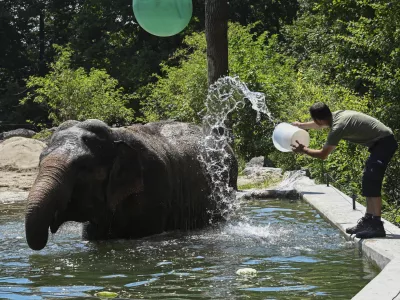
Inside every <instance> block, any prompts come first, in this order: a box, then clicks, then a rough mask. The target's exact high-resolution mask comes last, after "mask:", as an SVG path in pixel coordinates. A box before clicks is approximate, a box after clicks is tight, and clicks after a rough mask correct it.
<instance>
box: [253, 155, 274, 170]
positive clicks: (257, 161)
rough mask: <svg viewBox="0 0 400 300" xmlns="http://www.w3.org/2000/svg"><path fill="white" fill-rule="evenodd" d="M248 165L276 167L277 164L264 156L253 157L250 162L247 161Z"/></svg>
mask: <svg viewBox="0 0 400 300" xmlns="http://www.w3.org/2000/svg"><path fill="white" fill-rule="evenodd" d="M246 167H267V168H274V167H275V164H274V163H273V162H272V160H270V159H269V158H266V157H264V156H258V157H253V158H252V159H250V161H249V162H248V163H246Z"/></svg>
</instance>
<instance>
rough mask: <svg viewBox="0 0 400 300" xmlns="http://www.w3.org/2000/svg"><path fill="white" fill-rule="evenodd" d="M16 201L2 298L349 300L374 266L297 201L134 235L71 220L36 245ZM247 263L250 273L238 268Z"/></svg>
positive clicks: (0, 268)
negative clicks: (90, 233)
mask: <svg viewBox="0 0 400 300" xmlns="http://www.w3.org/2000/svg"><path fill="white" fill-rule="evenodd" d="M23 209H24V205H21V204H14V205H2V206H1V208H0V235H1V239H2V243H1V244H0V298H1V299H42V298H57V297H58V298H88V297H95V295H96V293H98V292H99V291H112V292H115V293H117V294H118V297H119V298H146V299H210V298H213V299H227V298H235V299H236V298H238V299H241V298H247V299H309V298H317V299H318V298H320V299H350V298H351V297H352V296H353V295H355V294H356V293H357V292H358V291H359V290H360V289H361V288H362V287H363V286H364V285H365V284H367V283H368V282H369V281H370V280H371V279H372V278H373V277H374V276H376V273H377V271H376V270H375V269H374V268H372V267H371V265H370V264H369V263H368V262H367V261H366V260H365V259H363V258H362V257H360V254H359V252H358V250H356V249H355V248H354V247H353V245H352V244H351V243H348V242H346V241H345V240H344V238H343V237H342V236H341V235H340V233H339V232H338V231H337V230H336V229H334V228H332V227H331V226H330V225H328V224H327V223H326V222H325V221H324V220H323V219H321V218H320V217H319V215H318V213H317V212H316V211H315V210H314V209H312V208H311V207H310V206H309V205H307V204H306V203H303V202H297V201H294V202H290V201H289V200H268V201H253V202H248V203H246V205H243V207H242V208H241V209H242V211H241V213H240V214H239V215H241V216H243V218H241V219H236V220H230V221H229V222H227V223H224V224H220V225H219V226H214V227H212V228H209V229H206V230H201V231H195V232H191V233H181V232H172V233H165V234H161V235H156V236H152V237H148V238H144V239H140V240H117V241H107V242H105V241H104V242H96V243H93V242H85V241H82V240H81V236H80V235H81V226H80V225H79V224H76V223H70V224H67V225H66V226H64V227H63V228H62V230H61V231H60V232H58V233H57V234H56V235H55V236H53V237H52V238H51V240H50V241H49V243H48V246H47V247H46V248H45V249H44V250H42V251H40V252H34V251H32V250H30V249H29V248H28V246H27V244H26V242H25V239H24V238H23V237H24V223H23ZM6 210H7V211H8V212H7V213H4V211H6ZM245 267H251V268H253V269H256V270H257V274H256V275H255V276H251V277H249V276H247V277H246V276H240V275H237V274H236V271H237V270H238V269H240V268H245Z"/></svg>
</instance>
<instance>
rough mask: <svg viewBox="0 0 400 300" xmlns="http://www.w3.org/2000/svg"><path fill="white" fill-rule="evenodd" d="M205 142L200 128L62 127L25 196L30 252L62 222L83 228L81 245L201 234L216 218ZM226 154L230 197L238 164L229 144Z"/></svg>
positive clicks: (163, 124) (167, 124)
mask: <svg viewBox="0 0 400 300" xmlns="http://www.w3.org/2000/svg"><path fill="white" fill-rule="evenodd" d="M204 138H205V135H204V134H203V133H202V130H201V128H200V127H199V126H196V125H194V124H190V123H182V122H176V121H160V122H152V123H147V124H133V125H131V126H126V127H119V128H111V127H109V126H108V125H107V124H105V123H104V122H102V121H100V120H96V119H90V120H85V121H71V120H70V121H66V122H64V123H62V124H61V125H60V126H59V127H58V128H57V130H56V131H55V132H54V134H53V136H52V137H51V140H50V142H49V144H48V145H47V147H46V148H45V149H44V150H43V152H42V153H41V155H40V159H39V173H38V175H37V178H36V180H35V182H34V183H33V185H32V187H31V189H30V191H29V195H28V199H27V206H26V212H25V233H26V240H27V243H28V245H29V247H30V248H31V249H33V250H41V249H43V248H44V247H45V246H46V244H47V240H48V235H49V228H50V231H51V233H53V234H54V233H56V232H57V230H58V229H59V227H60V226H61V225H62V224H63V223H64V222H67V221H75V222H80V223H83V224H84V226H83V228H84V230H83V237H84V238H87V239H89V240H106V239H130V238H140V237H144V236H149V235H153V234H158V233H162V232H165V231H170V230H183V231H185V230H192V229H199V228H202V227H204V226H206V225H207V224H209V223H210V219H211V218H215V219H218V212H217V213H215V208H216V205H217V204H216V202H217V201H215V199H214V200H213V199H212V198H213V197H212V194H213V180H212V178H211V176H210V173H209V171H208V168H207V167H206V164H205V162H204V157H205V156H204V151H205V148H204V146H202V143H201V141H202V140H204ZM225 153H227V155H225V160H224V163H223V164H225V165H226V164H227V166H228V168H227V170H228V171H227V172H225V173H226V174H224V176H223V177H224V178H225V179H224V180H226V185H227V186H229V189H231V190H232V191H234V190H236V189H237V186H236V180H237V175H238V164H237V160H236V158H235V155H234V152H233V150H232V148H231V147H230V145H228V143H226V146H225ZM226 157H228V159H226ZM211 215H213V216H211ZM216 215H217V217H216ZM220 219H223V218H220Z"/></svg>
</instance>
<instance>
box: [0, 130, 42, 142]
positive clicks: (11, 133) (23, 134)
mask: <svg viewBox="0 0 400 300" xmlns="http://www.w3.org/2000/svg"><path fill="white" fill-rule="evenodd" d="M35 134H36V132H34V131H33V130H29V129H25V128H20V129H15V130H11V131H6V132H2V133H0V140H6V139H9V138H12V137H18V136H19V137H24V138H31V137H33V136H34V135H35Z"/></svg>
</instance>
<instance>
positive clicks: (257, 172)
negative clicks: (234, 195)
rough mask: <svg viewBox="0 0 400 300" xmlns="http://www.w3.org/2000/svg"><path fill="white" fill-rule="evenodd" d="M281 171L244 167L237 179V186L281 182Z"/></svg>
mask: <svg viewBox="0 0 400 300" xmlns="http://www.w3.org/2000/svg"><path fill="white" fill-rule="evenodd" d="M282 178H283V176H282V169H280V168H264V167H257V166H255V167H246V168H245V169H244V170H243V171H242V175H241V176H239V178H238V186H239V187H240V186H244V185H247V184H257V183H263V182H265V181H270V182H271V183H273V182H279V181H280V180H282Z"/></svg>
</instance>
